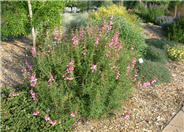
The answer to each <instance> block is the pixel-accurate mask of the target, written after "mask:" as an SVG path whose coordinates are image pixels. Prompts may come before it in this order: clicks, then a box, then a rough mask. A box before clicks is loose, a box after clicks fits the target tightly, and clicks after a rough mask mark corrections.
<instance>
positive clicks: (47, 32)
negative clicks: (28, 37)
mask: <svg viewBox="0 0 184 132" xmlns="http://www.w3.org/2000/svg"><path fill="white" fill-rule="evenodd" d="M46 36H47V39H48V38H49V30H47V31H46Z"/></svg>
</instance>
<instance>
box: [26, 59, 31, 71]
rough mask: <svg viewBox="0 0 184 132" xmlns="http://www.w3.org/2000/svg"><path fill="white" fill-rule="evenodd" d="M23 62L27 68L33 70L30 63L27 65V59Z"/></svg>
mask: <svg viewBox="0 0 184 132" xmlns="http://www.w3.org/2000/svg"><path fill="white" fill-rule="evenodd" d="M25 64H26V66H27V68H28V69H29V70H30V71H32V70H33V68H32V66H30V65H29V63H28V61H27V60H26V61H25Z"/></svg>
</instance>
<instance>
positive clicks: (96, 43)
mask: <svg viewBox="0 0 184 132" xmlns="http://www.w3.org/2000/svg"><path fill="white" fill-rule="evenodd" d="M98 41H99V38H98V37H96V42H95V46H97V45H98Z"/></svg>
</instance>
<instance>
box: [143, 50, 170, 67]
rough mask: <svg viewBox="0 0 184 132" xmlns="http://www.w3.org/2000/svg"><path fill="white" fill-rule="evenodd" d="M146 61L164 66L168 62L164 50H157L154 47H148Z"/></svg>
mask: <svg viewBox="0 0 184 132" xmlns="http://www.w3.org/2000/svg"><path fill="white" fill-rule="evenodd" d="M145 59H147V60H151V61H154V62H160V63H163V64H166V63H167V62H168V61H167V54H166V52H165V51H164V50H162V49H159V48H155V47H154V46H148V47H147V50H146V55H145Z"/></svg>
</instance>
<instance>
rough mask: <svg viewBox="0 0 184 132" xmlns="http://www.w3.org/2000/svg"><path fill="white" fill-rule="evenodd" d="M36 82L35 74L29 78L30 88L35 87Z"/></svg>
mask: <svg viewBox="0 0 184 132" xmlns="http://www.w3.org/2000/svg"><path fill="white" fill-rule="evenodd" d="M36 81H37V79H36V74H33V75H32V76H31V77H30V83H31V86H32V87H35V85H36Z"/></svg>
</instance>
